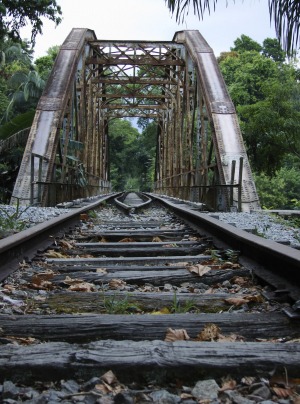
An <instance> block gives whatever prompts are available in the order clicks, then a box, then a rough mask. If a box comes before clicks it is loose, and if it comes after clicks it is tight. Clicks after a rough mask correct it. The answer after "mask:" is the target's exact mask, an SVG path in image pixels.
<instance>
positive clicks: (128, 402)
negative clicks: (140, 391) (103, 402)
mask: <svg viewBox="0 0 300 404" xmlns="http://www.w3.org/2000/svg"><path fill="white" fill-rule="evenodd" d="M114 404H134V401H133V399H132V398H131V397H130V396H129V394H125V393H118V394H116V395H115V397H114Z"/></svg>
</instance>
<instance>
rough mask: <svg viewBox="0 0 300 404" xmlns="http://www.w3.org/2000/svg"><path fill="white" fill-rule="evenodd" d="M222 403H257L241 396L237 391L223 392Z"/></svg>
mask: <svg viewBox="0 0 300 404" xmlns="http://www.w3.org/2000/svg"><path fill="white" fill-rule="evenodd" d="M220 399H221V401H228V400H230V401H229V402H231V403H234V404H255V403H256V401H254V400H249V399H248V398H246V397H243V396H241V395H240V394H239V393H238V392H237V391H233V390H227V391H223V392H222V393H221V396H220Z"/></svg>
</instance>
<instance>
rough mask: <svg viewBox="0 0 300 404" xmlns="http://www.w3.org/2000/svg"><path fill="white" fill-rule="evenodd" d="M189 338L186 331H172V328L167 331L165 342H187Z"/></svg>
mask: <svg viewBox="0 0 300 404" xmlns="http://www.w3.org/2000/svg"><path fill="white" fill-rule="evenodd" d="M189 339H190V337H189V336H188V333H187V332H186V330H184V329H181V330H173V329H172V328H168V329H167V333H166V337H165V341H166V342H174V341H187V340H189Z"/></svg>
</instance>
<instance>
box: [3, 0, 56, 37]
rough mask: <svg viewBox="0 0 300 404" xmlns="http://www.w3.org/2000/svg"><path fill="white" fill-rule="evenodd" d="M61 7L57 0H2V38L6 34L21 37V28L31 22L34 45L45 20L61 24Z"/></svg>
mask: <svg viewBox="0 0 300 404" xmlns="http://www.w3.org/2000/svg"><path fill="white" fill-rule="evenodd" d="M60 15H61V8H60V6H59V5H57V2H56V0H39V1H36V0H2V1H1V3H0V17H1V18H0V39H1V41H3V39H4V38H5V37H6V36H9V37H10V38H14V39H20V29H21V28H22V27H24V26H26V25H27V24H28V22H29V23H30V24H31V42H32V44H33V45H34V43H35V38H36V35H37V34H38V33H42V27H43V20H42V18H47V19H49V20H50V21H53V22H55V24H59V23H60V22H61V17H60Z"/></svg>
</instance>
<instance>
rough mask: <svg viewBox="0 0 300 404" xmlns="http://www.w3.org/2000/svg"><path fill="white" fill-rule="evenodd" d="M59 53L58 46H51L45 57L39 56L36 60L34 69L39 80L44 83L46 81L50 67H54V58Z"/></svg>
mask: <svg viewBox="0 0 300 404" xmlns="http://www.w3.org/2000/svg"><path fill="white" fill-rule="evenodd" d="M58 52H59V46H58V45H55V46H51V47H50V48H49V49H48V50H47V55H46V56H41V57H40V58H37V59H36V60H35V62H34V64H35V67H36V69H37V71H38V73H39V75H40V76H41V78H42V79H43V80H45V81H47V80H48V77H49V75H50V73H51V70H52V67H53V65H54V61H55V59H56V56H57V54H58Z"/></svg>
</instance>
